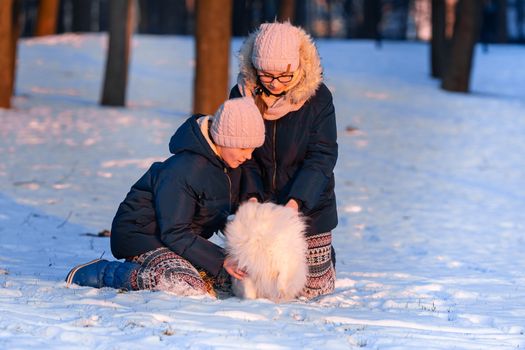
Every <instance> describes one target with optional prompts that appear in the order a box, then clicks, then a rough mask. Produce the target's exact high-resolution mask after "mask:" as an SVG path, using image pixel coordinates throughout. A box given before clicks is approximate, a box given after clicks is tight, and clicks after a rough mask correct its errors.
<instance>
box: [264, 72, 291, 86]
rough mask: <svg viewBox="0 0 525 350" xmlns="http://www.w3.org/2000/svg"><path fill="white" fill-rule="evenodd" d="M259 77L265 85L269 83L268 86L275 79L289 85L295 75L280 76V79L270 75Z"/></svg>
mask: <svg viewBox="0 0 525 350" xmlns="http://www.w3.org/2000/svg"><path fill="white" fill-rule="evenodd" d="M258 77H259V80H260V81H262V82H263V83H267V84H269V83H271V82H273V81H274V80H275V79H277V81H278V82H279V83H282V84H287V83H289V82H291V81H292V79H293V75H291V74H287V75H279V76H278V77H274V76H273V75H269V74H261V75H259V76H258Z"/></svg>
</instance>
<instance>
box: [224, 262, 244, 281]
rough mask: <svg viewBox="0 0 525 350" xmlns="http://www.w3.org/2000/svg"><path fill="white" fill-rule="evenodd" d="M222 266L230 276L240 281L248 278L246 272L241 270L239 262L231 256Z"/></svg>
mask: <svg viewBox="0 0 525 350" xmlns="http://www.w3.org/2000/svg"><path fill="white" fill-rule="evenodd" d="M222 266H223V267H224V269H225V270H226V272H228V273H229V274H230V276H232V277H234V278H237V279H238V280H242V279H243V278H244V277H246V271H244V270H241V269H239V266H238V265H237V262H236V261H234V260H233V259H232V258H230V257H229V256H227V257H226V259H224V264H223V265H222Z"/></svg>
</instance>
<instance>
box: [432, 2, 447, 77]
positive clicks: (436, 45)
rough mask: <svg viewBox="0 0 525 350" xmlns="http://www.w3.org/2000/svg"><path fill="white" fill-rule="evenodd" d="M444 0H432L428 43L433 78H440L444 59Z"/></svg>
mask: <svg viewBox="0 0 525 350" xmlns="http://www.w3.org/2000/svg"><path fill="white" fill-rule="evenodd" d="M445 6H446V5H445V0H432V39H431V41H430V61H431V62H430V65H431V74H432V77H434V78H441V77H442V75H443V66H444V64H445V62H444V61H445V57H446V37H445V28H446V26H445V16H446V15H445V13H446V12H445Z"/></svg>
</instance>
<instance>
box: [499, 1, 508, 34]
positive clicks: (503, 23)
mask: <svg viewBox="0 0 525 350" xmlns="http://www.w3.org/2000/svg"><path fill="white" fill-rule="evenodd" d="M497 4H498V5H497V9H498V18H497V23H498V29H497V41H498V42H500V43H505V42H507V39H508V31H507V0H498V2H497Z"/></svg>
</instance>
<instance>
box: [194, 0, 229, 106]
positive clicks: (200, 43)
mask: <svg viewBox="0 0 525 350" xmlns="http://www.w3.org/2000/svg"><path fill="white" fill-rule="evenodd" d="M196 6H197V7H196V13H197V27H196V41H195V58H196V65H195V83H194V86H193V89H194V90H193V96H194V98H193V112H194V113H203V114H213V113H214V112H215V111H216V109H217V108H218V107H219V106H220V105H221V104H222V103H223V102H224V101H225V100H226V98H227V96H228V83H229V62H230V40H231V27H232V23H231V18H232V1H231V0H225V1H216V0H197V4H196Z"/></svg>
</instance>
